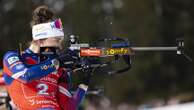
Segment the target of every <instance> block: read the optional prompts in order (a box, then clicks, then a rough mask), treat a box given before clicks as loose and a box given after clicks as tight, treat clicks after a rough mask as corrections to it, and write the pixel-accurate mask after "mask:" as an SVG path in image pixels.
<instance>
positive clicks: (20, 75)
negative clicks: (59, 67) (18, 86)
mask: <svg viewBox="0 0 194 110" xmlns="http://www.w3.org/2000/svg"><path fill="white" fill-rule="evenodd" d="M3 64H4V68H3V70H4V74H5V75H8V76H10V77H12V78H13V79H16V80H18V81H21V82H23V83H28V82H30V81H32V80H34V79H39V78H41V77H43V76H46V75H47V74H49V73H51V72H54V71H56V66H55V65H54V64H53V60H51V59H48V60H46V61H43V62H42V63H40V64H37V65H33V66H30V67H27V66H26V65H25V64H24V63H23V61H22V60H21V59H20V57H19V54H18V53H17V52H14V51H10V52H7V53H6V54H5V56H4V58H3Z"/></svg>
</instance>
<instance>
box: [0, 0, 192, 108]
mask: <svg viewBox="0 0 194 110" xmlns="http://www.w3.org/2000/svg"><path fill="white" fill-rule="evenodd" d="M43 4H44V5H48V6H49V7H50V8H51V9H52V10H53V11H54V12H55V13H56V14H57V16H58V17H60V18H61V19H62V22H63V25H64V30H65V33H66V35H71V34H74V35H77V36H79V39H80V40H81V41H82V42H85V43H87V42H91V41H94V40H96V39H98V38H103V37H110V36H116V37H122V38H128V39H129V40H130V42H131V44H132V45H133V46H175V45H176V38H179V37H182V38H184V40H185V52H186V53H187V54H188V55H189V56H191V58H193V55H194V53H193V48H194V37H193V36H194V7H193V5H194V1H193V0H0V27H1V28H0V60H1V61H2V58H3V54H4V53H5V52H6V51H8V50H13V49H18V47H19V43H23V44H25V43H27V42H29V41H31V40H32V38H31V37H32V35H31V28H30V21H31V17H32V10H33V9H35V8H36V7H37V6H39V5H43ZM0 65H1V67H2V63H1V64H0ZM192 65H193V62H190V61H188V60H187V59H186V58H185V57H183V56H178V55H176V52H163V53H159V52H157V53H156V52H152V53H151V52H141V53H137V54H136V55H135V57H134V58H133V65H132V66H133V67H132V69H131V70H130V71H128V72H126V73H125V74H123V75H121V76H118V77H94V78H93V82H92V83H93V84H92V86H99V87H102V88H104V92H103V93H102V94H100V95H88V96H87V97H86V100H85V101H84V102H83V108H80V109H86V110H136V109H145V108H150V107H158V106H165V105H171V104H180V103H186V102H193V101H194V87H193V85H194V71H193V67H192Z"/></svg>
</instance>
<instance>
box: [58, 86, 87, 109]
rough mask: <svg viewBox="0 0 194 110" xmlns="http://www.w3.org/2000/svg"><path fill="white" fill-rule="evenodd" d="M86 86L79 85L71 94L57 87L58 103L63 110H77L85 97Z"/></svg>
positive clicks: (63, 88) (61, 87)
mask: <svg viewBox="0 0 194 110" xmlns="http://www.w3.org/2000/svg"><path fill="white" fill-rule="evenodd" d="M87 88H88V86H86V85H84V84H80V85H79V87H78V89H77V91H76V93H75V94H74V95H73V96H72V95H71V93H70V92H69V91H68V90H67V89H66V88H65V87H63V86H62V85H60V86H59V94H58V101H59V105H61V107H62V109H63V110H77V109H78V107H79V105H80V103H81V102H82V100H83V99H84V97H85V94H86V92H87Z"/></svg>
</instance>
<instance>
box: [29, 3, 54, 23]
mask: <svg viewBox="0 0 194 110" xmlns="http://www.w3.org/2000/svg"><path fill="white" fill-rule="evenodd" d="M54 19H55V16H54V14H53V12H52V11H51V10H50V9H49V8H48V7H47V6H45V5H42V6H39V7H37V8H36V9H35V10H34V11H33V15H32V21H31V26H33V25H36V24H40V23H47V22H49V21H52V20H54Z"/></svg>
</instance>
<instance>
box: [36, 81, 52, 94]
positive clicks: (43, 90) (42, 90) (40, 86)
mask: <svg viewBox="0 0 194 110" xmlns="http://www.w3.org/2000/svg"><path fill="white" fill-rule="evenodd" d="M36 88H37V89H39V91H38V94H39V95H49V93H48V92H47V90H48V86H47V85H46V84H42V83H41V84H38V85H37V86H36Z"/></svg>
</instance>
